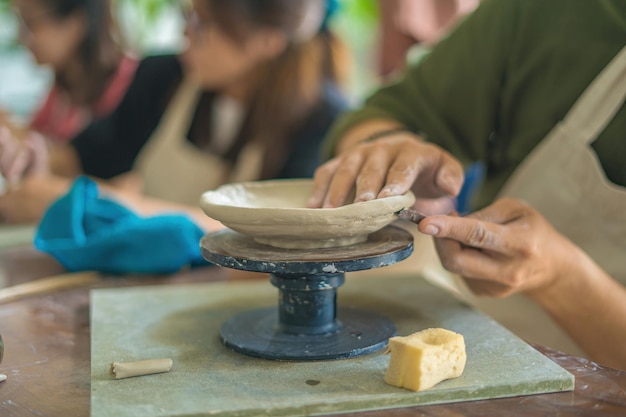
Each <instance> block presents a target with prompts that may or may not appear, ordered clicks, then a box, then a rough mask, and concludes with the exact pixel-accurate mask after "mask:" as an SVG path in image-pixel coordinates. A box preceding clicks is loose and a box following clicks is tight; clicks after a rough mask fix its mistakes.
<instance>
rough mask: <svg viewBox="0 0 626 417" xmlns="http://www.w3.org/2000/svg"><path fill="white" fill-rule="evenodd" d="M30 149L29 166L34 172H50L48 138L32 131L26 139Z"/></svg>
mask: <svg viewBox="0 0 626 417" xmlns="http://www.w3.org/2000/svg"><path fill="white" fill-rule="evenodd" d="M26 146H27V149H28V150H29V156H30V158H29V164H28V168H29V170H30V171H31V172H33V173H45V172H48V156H49V154H48V146H47V142H46V139H45V138H44V137H43V136H42V135H40V134H38V133H34V132H33V133H31V134H30V135H29V136H28V139H27V141H26Z"/></svg>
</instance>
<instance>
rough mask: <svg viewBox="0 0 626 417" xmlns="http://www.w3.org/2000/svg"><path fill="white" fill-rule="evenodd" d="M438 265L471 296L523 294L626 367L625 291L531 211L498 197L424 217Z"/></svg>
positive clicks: (583, 342) (598, 355) (600, 355)
mask: <svg viewBox="0 0 626 417" xmlns="http://www.w3.org/2000/svg"><path fill="white" fill-rule="evenodd" d="M418 227H419V230H420V231H421V232H423V233H426V234H429V235H432V236H434V237H435V238H436V239H435V245H436V248H437V252H438V253H439V257H440V258H441V261H442V264H443V265H444V267H445V268H446V269H448V270H450V271H452V272H455V273H458V274H459V275H461V276H463V278H464V280H465V282H466V283H467V285H468V287H469V288H470V289H471V290H472V291H473V292H474V293H476V294H477V295H489V296H493V297H506V296H508V295H511V294H514V293H524V294H525V295H527V296H528V297H530V298H531V299H532V300H534V301H535V302H537V303H538V304H539V305H540V306H541V307H542V308H543V309H545V310H546V311H547V312H548V313H549V314H550V315H551V316H552V317H553V318H554V319H555V320H556V321H557V322H558V323H559V324H560V325H561V326H562V327H563V328H564V329H565V331H567V332H568V333H569V335H570V336H571V337H572V338H573V339H574V340H575V341H576V342H577V343H578V344H579V345H580V346H581V347H582V348H583V349H584V350H585V351H587V352H588V353H589V354H590V355H591V356H592V357H593V358H594V359H595V360H598V361H601V362H602V363H604V364H607V365H610V366H614V367H617V368H620V369H626V350H624V348H623V347H624V346H625V345H626V289H625V288H624V287H623V286H622V285H620V284H619V283H618V282H617V281H615V280H614V279H612V278H611V277H610V276H608V275H607V274H606V272H604V271H603V270H602V269H601V268H600V267H599V266H598V265H597V264H596V263H595V262H594V261H593V260H592V259H591V258H589V256H588V255H587V254H586V253H584V252H583V251H582V250H581V249H580V248H579V247H577V246H576V245H575V244H574V243H572V242H571V241H569V240H568V239H567V238H565V237H564V236H563V235H561V234H559V233H558V232H557V231H556V230H555V229H554V228H552V226H551V225H550V224H549V223H548V222H547V221H546V220H545V219H544V218H543V217H542V216H541V215H540V214H539V213H537V212H536V211H535V210H534V209H532V208H531V207H529V206H527V205H526V204H524V203H522V202H521V201H519V200H514V199H503V200H499V201H497V202H496V203H494V204H493V205H491V206H489V207H487V208H485V209H483V210H481V211H478V212H475V213H473V214H471V215H469V216H467V217H464V218H461V217H455V216H431V217H428V218H426V219H424V220H423V221H422V222H420V224H419V226H418Z"/></svg>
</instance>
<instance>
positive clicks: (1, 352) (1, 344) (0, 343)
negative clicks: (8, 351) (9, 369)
mask: <svg viewBox="0 0 626 417" xmlns="http://www.w3.org/2000/svg"><path fill="white" fill-rule="evenodd" d="M2 356H4V342H3V341H2V335H1V334H0V364H1V363H2Z"/></svg>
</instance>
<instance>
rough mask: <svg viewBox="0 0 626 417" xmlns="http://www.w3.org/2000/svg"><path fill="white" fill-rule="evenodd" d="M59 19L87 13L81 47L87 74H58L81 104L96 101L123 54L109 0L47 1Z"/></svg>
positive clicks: (79, 51) (83, 66)
mask: <svg viewBox="0 0 626 417" xmlns="http://www.w3.org/2000/svg"><path fill="white" fill-rule="evenodd" d="M42 4H44V5H45V6H47V7H49V8H50V10H51V12H52V13H53V15H54V16H55V17H56V18H57V19H64V18H66V17H69V16H70V15H72V14H74V13H77V12H83V13H84V14H85V18H86V20H87V24H86V28H87V32H86V34H85V38H84V39H83V41H82V43H81V44H80V46H79V50H78V54H79V58H80V62H81V64H82V70H83V77H82V79H80V80H76V79H73V80H72V82H70V80H68V79H67V77H66V76H65V75H64V74H63V73H59V74H55V76H56V82H57V84H58V85H59V86H60V87H61V88H63V89H65V90H67V92H68V93H69V95H70V97H71V98H72V99H73V100H74V101H75V102H77V103H79V104H86V105H90V104H94V103H96V102H97V101H98V99H99V98H100V97H101V95H102V93H103V92H104V90H105V89H106V86H107V84H108V83H109V80H110V78H111V77H112V76H113V75H114V74H115V71H116V70H117V68H118V65H119V63H120V60H121V59H122V57H123V51H122V47H121V45H120V42H121V34H120V31H119V30H118V27H117V25H116V24H115V20H114V19H113V15H112V11H111V5H110V2H109V0H46V1H45V2H42Z"/></svg>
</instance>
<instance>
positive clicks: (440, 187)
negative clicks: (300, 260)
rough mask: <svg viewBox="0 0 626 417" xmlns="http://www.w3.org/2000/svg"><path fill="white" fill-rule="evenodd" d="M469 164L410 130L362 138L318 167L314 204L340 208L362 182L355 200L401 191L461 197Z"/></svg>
mask: <svg viewBox="0 0 626 417" xmlns="http://www.w3.org/2000/svg"><path fill="white" fill-rule="evenodd" d="M462 184H463V167H462V166H461V164H460V163H459V162H458V161H457V160H456V159H455V158H453V157H452V156H451V155H450V154H448V153H447V152H446V151H444V150H443V149H441V148H439V147H438V146H436V145H433V144H430V143H427V142H424V141H422V140H421V139H420V138H419V137H418V136H416V135H414V134H412V133H409V132H397V133H394V134H392V135H388V136H385V137H383V138H379V139H376V140H373V141H371V142H365V143H359V144H356V145H355V146H353V147H351V148H349V149H347V150H345V151H344V152H342V153H341V154H340V155H339V156H337V157H336V158H334V159H332V160H330V161H329V162H327V163H326V164H324V165H322V166H321V167H319V168H318V169H317V171H316V172H315V176H314V187H313V193H312V196H311V199H310V200H309V207H338V206H341V205H342V204H344V203H346V198H347V196H348V194H349V193H350V191H351V190H352V189H353V187H354V185H356V190H355V191H356V193H355V199H354V201H355V202H360V201H369V200H373V199H375V198H380V197H388V196H392V195H401V194H404V193H406V192H407V191H409V190H410V189H412V190H413V192H414V193H415V195H416V196H417V197H418V198H435V197H441V196H456V195H457V194H458V193H459V191H460V189H461V185H462Z"/></svg>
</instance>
